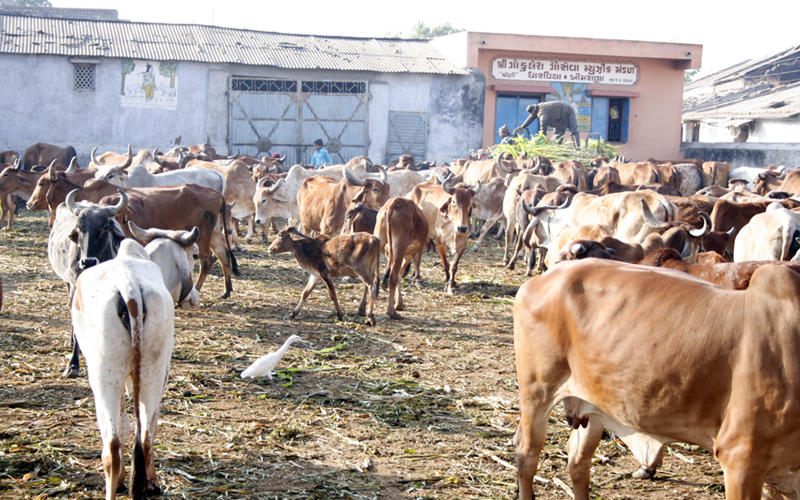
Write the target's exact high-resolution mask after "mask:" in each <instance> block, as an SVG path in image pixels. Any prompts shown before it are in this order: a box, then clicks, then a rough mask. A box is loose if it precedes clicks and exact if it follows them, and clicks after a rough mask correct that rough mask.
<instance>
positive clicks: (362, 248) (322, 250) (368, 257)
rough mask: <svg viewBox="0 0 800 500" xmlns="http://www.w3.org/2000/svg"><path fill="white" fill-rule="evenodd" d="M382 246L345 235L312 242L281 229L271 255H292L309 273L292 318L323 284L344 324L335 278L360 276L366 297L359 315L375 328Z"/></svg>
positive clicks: (291, 230) (372, 239)
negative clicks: (316, 287) (320, 283)
mask: <svg viewBox="0 0 800 500" xmlns="http://www.w3.org/2000/svg"><path fill="white" fill-rule="evenodd" d="M380 246H381V242H380V240H379V239H378V238H376V237H375V236H372V235H370V234H366V233H356V234H343V235H340V236H334V237H333V238H329V237H327V236H325V235H320V236H317V237H314V238H311V237H309V236H306V235H305V234H303V233H301V232H300V231H298V230H297V229H295V228H293V227H287V228H284V229H282V230H281V232H280V233H278V237H277V238H276V239H275V241H274V242H272V245H270V247H269V253H270V255H275V254H279V253H285V252H291V253H292V255H293V256H294V258H295V259H296V260H297V263H298V264H300V267H302V268H303V269H305V270H306V271H307V272H308V273H309V276H308V283H307V284H306V287H305V288H304V289H303V293H302V295H301V296H300V301H299V302H298V303H297V306H295V308H294V310H293V311H292V312H291V314H290V315H289V316H290V317H291V318H294V317H296V316H297V313H298V312H299V311H300V308H301V307H302V306H303V303H304V302H305V300H306V299H307V298H308V295H309V294H310V293H311V292H312V291H313V290H314V287H315V286H317V283H319V282H320V281H322V282H323V283H325V286H326V287H327V288H328V294H329V295H330V297H331V300H333V305H334V306H335V307H336V315H337V316H338V317H339V319H340V320H341V319H342V318H343V317H344V311H342V308H341V307H340V306H339V300H338V299H337V298H336V289H335V288H334V287H333V278H336V277H339V276H358V277H359V278H360V279H361V281H362V282H363V283H364V295H363V296H362V297H361V304H360V305H359V306H358V314H359V316H364V315H366V316H367V320H366V323H367V324H368V325H372V326H374V325H375V316H374V314H373V310H374V308H375V300H377V298H378V273H379V269H378V268H379V266H380Z"/></svg>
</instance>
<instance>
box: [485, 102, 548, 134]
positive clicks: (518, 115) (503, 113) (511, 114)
mask: <svg viewBox="0 0 800 500" xmlns="http://www.w3.org/2000/svg"><path fill="white" fill-rule="evenodd" d="M541 101H542V98H541V96H538V95H499V96H497V113H496V114H495V125H494V143H495V144H497V143H498V142H500V134H498V133H497V130H498V129H499V128H500V127H502V126H503V125H505V126H507V127H508V130H510V131H511V133H512V134H513V133H514V128H516V127H518V126H519V125H522V122H524V121H525V118H527V117H528V112H527V111H525V108H526V107H528V106H529V105H531V104H538V103H540V102H541ZM528 130H529V131H530V133H531V134H534V135H535V134H536V132H538V131H539V120H538V119H536V120H534V121H533V123H531V124H530V125H529V126H528ZM522 134H523V135H524V136H526V137H530V135H528V134H527V133H526V132H525V131H523V132H522Z"/></svg>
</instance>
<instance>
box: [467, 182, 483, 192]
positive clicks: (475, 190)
mask: <svg viewBox="0 0 800 500" xmlns="http://www.w3.org/2000/svg"><path fill="white" fill-rule="evenodd" d="M469 190H470V191H472V194H478V191H480V190H481V181H478V183H477V184H476V185H474V186H471V187H470V188H469Z"/></svg>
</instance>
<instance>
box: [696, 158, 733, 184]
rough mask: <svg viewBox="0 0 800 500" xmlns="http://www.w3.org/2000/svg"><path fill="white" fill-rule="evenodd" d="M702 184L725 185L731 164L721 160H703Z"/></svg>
mask: <svg viewBox="0 0 800 500" xmlns="http://www.w3.org/2000/svg"><path fill="white" fill-rule="evenodd" d="M701 168H702V170H703V186H712V185H713V186H723V187H724V186H727V185H728V176H729V175H730V173H731V166H730V164H728V163H727V162H723V161H707V162H703V165H702V167H701Z"/></svg>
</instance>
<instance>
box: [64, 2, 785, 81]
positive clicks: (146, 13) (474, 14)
mask: <svg viewBox="0 0 800 500" xmlns="http://www.w3.org/2000/svg"><path fill="white" fill-rule="evenodd" d="M51 2H52V3H53V6H54V7H80V8H103V9H117V10H118V11H119V18H120V19H125V20H129V21H142V22H165V23H188V24H211V25H216V26H228V27H233V28H246V29H253V30H260V31H277V32H283V33H306V34H319V35H342V36H364V37H384V36H408V35H410V34H411V33H412V31H413V28H414V26H415V25H416V24H417V23H418V22H420V21H422V22H423V23H425V25H427V26H431V27H433V26H437V25H440V24H445V23H450V25H452V26H453V27H454V28H459V29H464V30H467V31H477V32H489V33H516V34H526V35H549V36H580V37H589V38H611V39H624V40H648V41H658V42H681V43H696V44H701V45H703V68H702V70H701V74H709V73H712V72H714V71H717V70H720V69H723V68H726V67H728V66H731V65H733V64H736V63H738V62H741V61H744V60H747V59H758V58H760V57H763V56H766V55H769V54H772V53H776V52H779V51H781V50H784V49H787V48H790V47H792V46H796V45H800V34H798V32H797V28H796V24H797V14H798V11H800V6H798V5H797V2H796V0H786V1H779V0H760V1H757V2H752V1H750V2H744V1H742V0H727V1H719V0H666V1H663V2H654V1H652V0H635V1H634V0H618V1H615V0H605V1H597V0H571V1H563V0H562V1H554V2H543V1H541V0H528V1H517V0H505V1H495V2H492V1H486V0H483V1H472V0H462V1H459V2H453V1H449V0H448V1H443V0H427V1H424V0H400V1H397V0H395V1H390V2H380V1H375V0H372V1H364V0H337V1H331V0H326V1H320V0H301V1H298V2H294V1H291V0H288V1H287V0H281V1H274V0H262V1H244V0H225V1H220V0H191V1H185V0H160V1H158V0H119V1H114V0H51Z"/></svg>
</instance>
